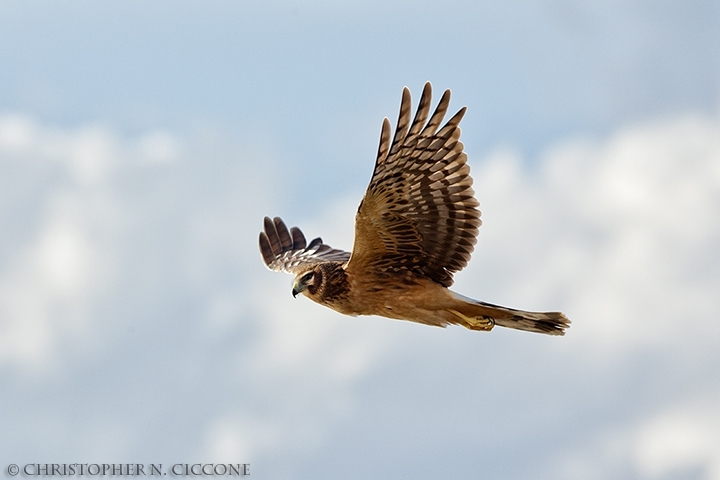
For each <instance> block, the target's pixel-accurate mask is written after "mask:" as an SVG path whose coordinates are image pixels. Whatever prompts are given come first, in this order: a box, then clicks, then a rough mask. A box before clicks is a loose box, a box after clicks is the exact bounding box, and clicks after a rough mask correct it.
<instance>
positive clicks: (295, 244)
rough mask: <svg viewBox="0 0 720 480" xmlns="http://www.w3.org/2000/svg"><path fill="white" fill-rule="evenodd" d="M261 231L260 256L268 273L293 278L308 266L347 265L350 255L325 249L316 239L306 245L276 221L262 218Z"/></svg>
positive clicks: (299, 234) (297, 233)
mask: <svg viewBox="0 0 720 480" xmlns="http://www.w3.org/2000/svg"><path fill="white" fill-rule="evenodd" d="M264 222H265V225H264V226H265V231H264V232H260V253H261V254H262V257H263V260H264V261H265V265H267V267H268V268H269V269H270V270H275V271H276V272H285V273H291V274H293V275H297V274H298V273H300V272H302V271H304V270H306V269H307V267H309V266H310V265H314V264H317V263H325V262H338V261H340V262H347V261H348V259H349V258H350V252H345V251H343V250H337V249H334V248H332V247H331V246H330V245H325V244H324V243H323V241H322V238H320V237H318V238H316V239H314V240H313V241H311V242H310V244H309V245H308V244H307V242H306V241H305V235H303V233H302V232H301V231H300V229H299V228H297V227H292V228H291V229H290V230H288V228H287V226H286V225H285V222H283V221H282V220H281V219H280V217H275V218H274V219H272V220H271V219H270V218H269V217H265V220H264Z"/></svg>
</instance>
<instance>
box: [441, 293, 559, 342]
mask: <svg viewBox="0 0 720 480" xmlns="http://www.w3.org/2000/svg"><path fill="white" fill-rule="evenodd" d="M452 293H453V294H454V296H455V297H456V298H457V299H458V300H460V301H461V302H462V303H460V302H458V305H457V307H456V309H455V310H452V313H453V314H455V316H456V317H458V318H459V319H460V321H459V322H458V323H459V324H461V325H463V326H464V327H466V328H469V329H470V330H491V329H492V328H493V326H495V325H499V326H501V327H505V328H513V329H515V330H524V331H526V332H536V333H544V334H546V335H559V336H562V335H565V330H566V329H567V328H568V327H570V320H569V319H568V318H567V317H566V316H565V315H563V314H562V313H561V312H528V311H525V310H516V309H514V308H508V307H502V306H500V305H493V304H491V303H485V302H480V301H478V300H473V299H470V298H467V297H464V296H462V295H459V294H457V293H455V292H452Z"/></svg>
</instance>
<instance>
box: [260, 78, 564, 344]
mask: <svg viewBox="0 0 720 480" xmlns="http://www.w3.org/2000/svg"><path fill="white" fill-rule="evenodd" d="M430 98H431V85H430V83H429V82H428V83H426V84H425V88H424V89H423V93H422V96H421V97H420V104H419V106H418V110H417V113H416V114H415V118H414V119H413V120H412V122H411V121H410V119H411V112H410V109H411V101H410V91H409V90H408V89H407V88H405V89H404V90H403V95H402V102H401V104H400V116H399V118H398V124H397V128H396V129H395V134H394V135H393V138H392V140H391V138H390V122H389V121H388V119H387V118H385V119H384V121H383V125H382V132H381V135H380V147H379V149H378V156H377V161H376V163H375V170H374V172H373V176H372V179H371V180H370V185H369V186H368V189H367V191H366V192H365V196H364V197H363V199H362V201H361V202H360V207H359V208H358V211H357V215H356V216H355V242H354V244H353V250H352V254H350V253H349V252H345V251H342V250H336V249H333V248H331V247H330V246H328V245H326V244H324V243H323V242H322V239H320V238H316V239H314V240H313V241H311V242H310V243H309V244H308V243H307V241H306V240H305V236H304V235H303V234H302V232H301V231H300V229H298V228H297V227H293V228H291V229H290V230H288V228H287V226H286V225H285V223H284V222H283V221H282V220H281V219H280V218H277V217H276V218H275V219H272V220H271V219H270V218H268V217H266V218H265V224H264V231H263V232H261V233H260V252H261V253H262V256H263V260H264V261H265V264H266V265H267V266H268V268H270V269H271V270H276V271H283V272H287V273H291V274H293V275H295V283H294V285H293V296H295V295H297V294H298V293H302V294H304V295H305V296H307V297H309V298H310V299H311V300H314V301H315V302H317V303H319V304H321V305H325V306H327V307H330V308H332V309H334V310H336V311H338V312H340V313H344V314H346V315H381V316H384V317H389V318H396V319H400V320H410V321H413V322H418V323H424V324H427V325H435V326H440V327H444V326H446V325H448V324H457V325H463V326H464V327H467V328H469V329H472V330H491V329H492V328H493V326H495V325H500V326H503V327H509V328H515V329H518V330H527V331H531V332H540V333H546V334H550V335H563V334H564V333H565V329H566V328H568V326H569V324H570V320H568V319H567V318H566V317H565V316H564V315H563V314H562V313H560V312H542V313H541V312H525V311H522V310H514V309H512V308H506V307H501V306H498V305H491V304H489V303H484V302H479V301H476V300H471V299H469V298H465V297H463V296H461V295H458V294H456V293H454V292H452V291H450V290H449V289H448V287H450V285H452V283H453V278H452V276H453V274H454V273H455V272H458V271H460V270H462V269H463V268H464V267H465V266H466V265H467V263H468V261H469V260H470V255H471V254H472V252H473V249H474V247H475V243H476V241H477V240H476V237H477V234H478V228H479V227H480V224H481V223H482V222H481V220H480V210H478V206H479V204H478V202H477V200H475V197H474V192H473V189H472V178H471V177H470V167H469V166H468V165H467V155H466V154H465V153H464V152H463V144H462V142H460V127H459V126H458V125H459V124H460V120H462V117H463V115H464V114H465V107H463V108H462V109H460V111H458V112H457V113H456V114H455V115H454V116H453V117H452V118H451V119H450V120H448V121H447V123H445V125H443V126H442V128H440V124H441V123H442V120H443V118H444V117H445V113H446V112H447V109H448V105H449V103H450V90H446V91H445V93H443V96H442V98H441V99H440V102H439V103H438V105H437V107H436V109H435V112H434V113H433V114H432V116H430V115H429V113H430ZM428 116H429V117H430V118H429V120H428Z"/></svg>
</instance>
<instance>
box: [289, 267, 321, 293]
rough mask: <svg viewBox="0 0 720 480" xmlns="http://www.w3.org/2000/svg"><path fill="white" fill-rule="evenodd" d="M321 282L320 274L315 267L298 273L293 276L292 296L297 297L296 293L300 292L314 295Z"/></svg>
mask: <svg viewBox="0 0 720 480" xmlns="http://www.w3.org/2000/svg"><path fill="white" fill-rule="evenodd" d="M321 282H322V274H321V273H320V270H319V269H317V268H313V269H312V270H308V271H306V272H303V273H301V274H299V275H298V276H297V277H295V281H294V282H293V289H292V294H293V297H297V295H298V293H302V294H303V295H306V296H308V295H315V293H316V292H317V290H318V288H319V287H320V283H321Z"/></svg>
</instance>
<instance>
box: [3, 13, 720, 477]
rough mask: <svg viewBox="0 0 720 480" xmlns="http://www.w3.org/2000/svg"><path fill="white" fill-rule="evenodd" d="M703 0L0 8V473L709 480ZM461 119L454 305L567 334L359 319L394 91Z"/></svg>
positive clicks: (711, 284)
mask: <svg viewBox="0 0 720 480" xmlns="http://www.w3.org/2000/svg"><path fill="white" fill-rule="evenodd" d="M719 20H720V6H719V5H718V3H717V2H661V3H657V2H635V3H632V4H627V2H612V1H611V2H592V1H587V2H580V1H555V2H531V1H527V2H518V3H515V4H512V5H509V4H507V3H506V2H483V3H481V2H442V3H440V2H433V1H424V2H423V1H420V2H373V1H369V2H352V1H345V2H329V1H305V2H265V3H263V4H254V3H253V4H250V3H248V2H236V1H234V2H230V1H213V2H193V1H180V2H178V1H175V2H169V1H167V2H162V1H159V2H153V3H148V2H139V1H137V2H115V3H110V2H103V3H97V2H70V1H68V2H55V3H47V4H43V5H42V6H40V5H39V4H33V3H28V2H19V1H18V2H14V1H2V2H0V92H1V93H0V230H2V231H3V235H2V236H0V378H1V379H2V384H3V389H2V392H0V428H2V431H3V432H10V433H9V434H5V435H3V436H2V438H1V439H0V461H1V462H2V463H3V465H2V467H3V469H4V468H6V465H7V464H9V463H18V464H22V463H28V462H68V463H71V462H107V461H114V462H127V461H133V462H145V463H151V462H154V463H165V464H172V463H182V462H196V461H199V462H231V463H243V462H246V463H250V464H251V465H252V470H251V471H252V476H253V477H259V478H273V479H275V478H287V479H296V478H366V477H367V476H369V475H370V476H372V477H373V478H408V477H413V478H479V477H481V478H498V479H500V478H513V479H516V478H517V479H531V478H532V479H537V478H547V479H562V478H568V479H578V478H587V479H595V478H598V479H600V478H602V479H605V478H629V479H636V478H637V479H645V478H652V479H654V478H661V479H669V478H697V479H720V463H719V462H718V460H717V459H718V458H720V435H719V434H718V432H720V409H718V407H717V405H720V390H718V387H717V386H718V385H720V377H719V376H718V372H720V355H719V354H718V353H717V352H718V351H720V348H718V346H719V345H718V338H720V331H719V330H718V324H717V321H716V320H717V318H718V316H719V315H720V301H719V300H718V296H717V293H716V292H717V291H720V271H719V269H718V265H719V264H720V249H718V245H720V220H719V219H720V211H719V210H718V208H719V207H718V206H719V205H720V170H719V168H718V165H720V133H719V132H720V120H719V119H718V114H719V109H720V108H719V107H720V56H718V55H717V52H718V51H720V33H719V31H718V29H717V25H718V21H719ZM427 80H430V81H432V82H433V85H434V89H435V95H436V98H437V97H438V96H439V93H440V92H441V91H442V90H443V89H445V88H451V89H452V91H453V97H452V102H451V109H452V110H455V109H458V108H460V107H461V106H463V105H467V106H468V113H467V115H466V117H465V119H464V120H463V124H462V126H463V137H462V139H463V142H464V143H465V145H466V151H467V152H468V154H469V157H470V160H469V163H470V165H471V168H472V174H473V178H474V179H475V190H476V193H477V197H478V199H479V201H480V203H481V208H482V210H483V221H484V224H483V227H482V228H481V232H480V237H479V243H478V246H477V249H476V253H475V254H474V256H473V260H472V262H471V263H470V265H469V266H468V267H467V269H466V270H464V271H463V272H461V273H460V274H459V275H457V277H456V285H455V287H454V288H455V289H456V290H457V291H458V292H460V293H462V294H464V295H467V296H471V297H475V298H480V299H482V300H485V301H490V302H494V303H499V304H505V305H509V306H513V307H517V308H523V309H535V310H550V309H553V310H554V309H560V310H562V311H564V312H565V313H566V314H567V315H568V316H569V317H570V318H571V319H572V320H573V326H572V328H571V329H570V330H569V332H568V335H567V336H566V337H564V338H561V339H557V338H549V337H544V336H540V335H532V334H528V333H523V332H516V331H500V330H499V329H496V330H495V331H493V332H491V333H490V334H482V333H479V332H470V331H466V330H463V329H460V328H449V329H445V330H441V329H435V328H429V327H424V326H420V325H414V324H410V323H405V322H396V321H391V320H387V319H380V318H365V317H362V318H348V317H342V316H340V315H338V314H335V313H334V312H331V311H329V310H326V309H323V308H322V307H320V306H317V305H314V304H312V303H311V302H309V301H307V300H306V299H297V300H294V299H293V298H292V296H291V295H290V281H291V279H290V277H286V276H283V275H279V274H274V273H271V272H268V271H267V270H265V269H264V266H263V265H262V262H261V260H260V256H259V253H258V251H257V245H256V242H257V233H258V231H259V229H260V227H261V224H262V217H263V216H265V215H270V216H274V215H280V216H282V217H283V218H284V219H285V220H286V221H287V222H288V223H290V224H292V225H299V226H300V227H301V228H302V229H303V230H304V231H305V232H306V234H307V235H308V236H310V237H314V236H318V235H322V236H323V238H324V239H325V240H326V241H327V242H328V243H330V244H332V245H333V246H336V247H339V248H345V249H349V248H350V246H351V245H352V226H353V214H354V210H355V208H357V204H358V203H359V200H360V197H361V196H362V193H363V191H364V188H365V186H366V183H367V181H368V179H369V176H370V173H371V169H372V164H373V160H374V154H375V151H376V148H377V141H378V137H379V132H380V125H381V121H382V118H383V117H384V116H387V117H389V118H390V119H391V121H393V122H394V121H395V119H396V117H397V110H398V107H399V102H400V93H401V90H402V87H403V86H405V85H407V86H409V87H410V88H411V90H412V92H413V94H414V98H415V99H417V98H418V96H419V92H420V89H421V88H422V85H423V84H424V82H425V81H427Z"/></svg>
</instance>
